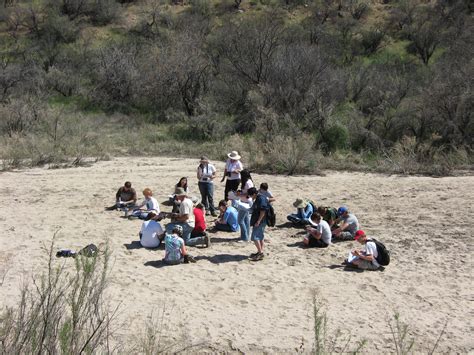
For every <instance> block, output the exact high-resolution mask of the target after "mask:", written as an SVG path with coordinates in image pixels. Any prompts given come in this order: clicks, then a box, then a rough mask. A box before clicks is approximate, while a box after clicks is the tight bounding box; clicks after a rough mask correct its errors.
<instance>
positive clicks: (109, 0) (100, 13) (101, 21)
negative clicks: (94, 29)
mask: <svg viewBox="0 0 474 355" xmlns="http://www.w3.org/2000/svg"><path fill="white" fill-rule="evenodd" d="M119 13H120V5H119V4H118V3H117V2H116V1H115V0H93V1H92V3H91V4H90V9H89V11H88V14H89V17H90V19H91V21H92V23H93V24H95V25H99V26H104V25H107V24H108V23H111V22H114V21H115V20H116V19H117V18H118V16H119Z"/></svg>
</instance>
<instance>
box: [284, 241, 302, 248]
mask: <svg viewBox="0 0 474 355" xmlns="http://www.w3.org/2000/svg"><path fill="white" fill-rule="evenodd" d="M286 246H287V247H290V248H304V243H303V242H295V243H292V244H287V245H286Z"/></svg>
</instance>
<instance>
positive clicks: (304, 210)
mask: <svg viewBox="0 0 474 355" xmlns="http://www.w3.org/2000/svg"><path fill="white" fill-rule="evenodd" d="M293 206H294V207H296V209H297V211H296V213H292V214H290V215H288V216H287V217H286V218H287V219H288V220H289V221H290V222H291V223H293V224H296V225H299V226H305V225H308V224H310V219H311V216H312V215H313V213H314V212H315V211H314V208H313V205H312V204H311V203H310V202H309V201H308V200H306V199H302V198H297V199H296V201H295V202H294V203H293Z"/></svg>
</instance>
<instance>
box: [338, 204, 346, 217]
mask: <svg viewBox="0 0 474 355" xmlns="http://www.w3.org/2000/svg"><path fill="white" fill-rule="evenodd" d="M347 211H348V209H347V207H346V206H341V207H339V208H338V209H337V215H338V216H342V215H343V214H344V213H346V212H347Z"/></svg>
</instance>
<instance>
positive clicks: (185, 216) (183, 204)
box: [166, 187, 210, 247]
mask: <svg viewBox="0 0 474 355" xmlns="http://www.w3.org/2000/svg"><path fill="white" fill-rule="evenodd" d="M176 200H177V201H179V212H178V213H173V214H172V219H171V223H169V224H168V225H167V226H166V231H167V232H168V234H170V233H171V232H172V231H173V228H174V227H175V226H177V225H179V226H181V227H182V228H183V240H184V243H185V244H186V245H191V246H195V245H199V244H204V245H206V247H209V245H210V238H209V236H208V235H206V236H203V237H195V238H191V232H192V231H193V229H194V204H193V201H192V200H191V199H189V198H188V196H187V193H186V191H184V189H183V188H182V187H177V188H176Z"/></svg>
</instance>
